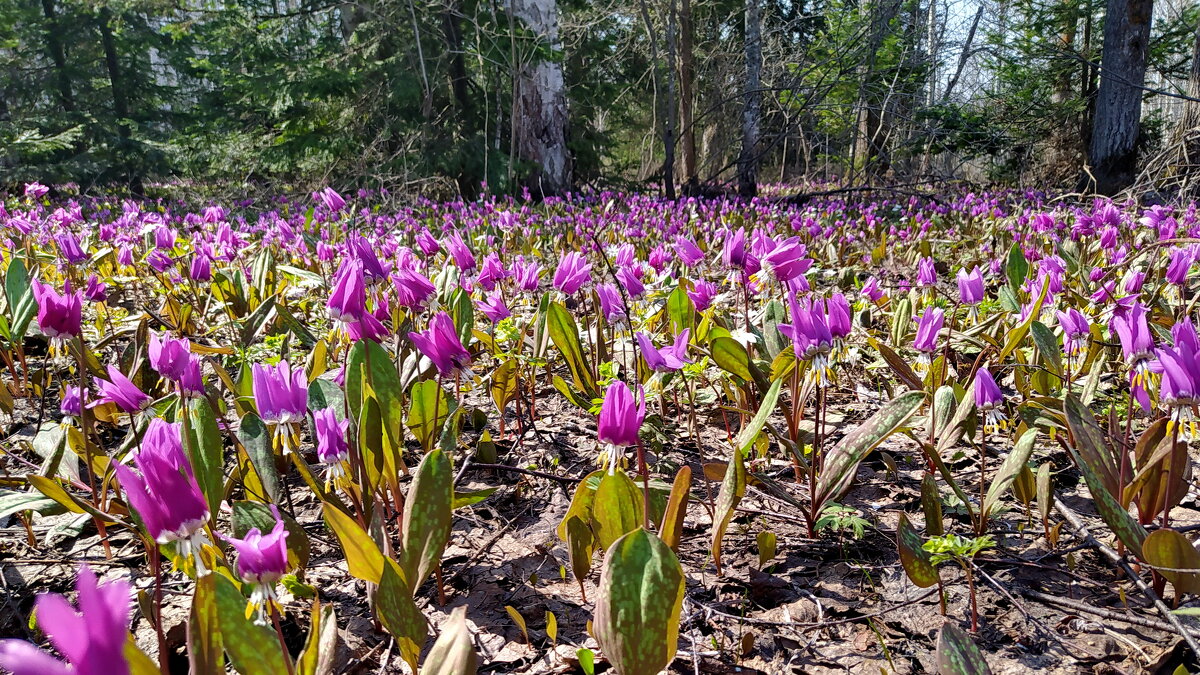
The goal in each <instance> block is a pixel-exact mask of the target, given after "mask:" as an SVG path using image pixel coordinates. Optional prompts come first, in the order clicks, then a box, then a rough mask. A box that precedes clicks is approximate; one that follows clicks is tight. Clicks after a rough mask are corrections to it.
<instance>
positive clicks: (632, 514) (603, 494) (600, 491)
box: [592, 469, 645, 551]
mask: <svg viewBox="0 0 1200 675" xmlns="http://www.w3.org/2000/svg"><path fill="white" fill-rule="evenodd" d="M644 501H645V497H644V496H643V495H642V491H641V490H640V489H638V486H637V485H636V484H635V483H634V482H633V479H631V478H630V477H629V475H628V474H626V473H625V472H624V471H623V470H621V469H617V470H616V472H614V473H612V474H605V476H604V477H603V478H601V479H600V487H598V488H596V496H595V498H594V501H593V503H592V528H593V529H594V530H595V532H596V539H598V540H599V542H600V548H601V549H602V550H605V551H607V550H608V548H609V547H610V546H612V545H613V542H615V541H616V540H617V539H620V538H621V537H623V536H625V535H626V534H628V533H629V532H632V531H634V530H635V529H637V528H639V527H641V526H642V523H643V518H644V516H643V514H644V513H645V504H644Z"/></svg>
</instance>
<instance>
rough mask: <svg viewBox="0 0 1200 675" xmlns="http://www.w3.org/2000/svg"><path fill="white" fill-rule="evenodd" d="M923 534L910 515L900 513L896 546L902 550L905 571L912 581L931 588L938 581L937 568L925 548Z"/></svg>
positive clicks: (922, 586) (901, 560) (901, 561)
mask: <svg viewBox="0 0 1200 675" xmlns="http://www.w3.org/2000/svg"><path fill="white" fill-rule="evenodd" d="M922 546H924V542H923V541H921V535H919V534H917V531H916V529H914V528H913V526H912V524H911V523H909V522H908V516H906V515H904V514H903V513H901V514H900V524H899V525H898V526H897V527H896V548H897V550H899V552H900V563H901V564H902V565H904V573H905V574H907V575H908V578H909V580H910V581H912V582H913V583H914V584H916V585H917V586H919V587H920V588H929V587H930V586H934V585H936V584H937V582H938V573H937V568H936V567H934V566H933V560H932V556H930V554H929V551H926V550H925V549H924V548H922Z"/></svg>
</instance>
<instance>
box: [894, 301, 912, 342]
mask: <svg viewBox="0 0 1200 675" xmlns="http://www.w3.org/2000/svg"><path fill="white" fill-rule="evenodd" d="M892 302H893V303H894V305H895V307H894V309H893V310H892V330H891V332H890V334H889V337H890V338H891V340H892V346H893V347H895V348H897V349H899V348H900V347H901V346H902V345H903V344H904V338H906V337H908V331H909V329H910V328H911V327H912V317H913V306H912V301H911V300H909V299H908V298H893V299H892Z"/></svg>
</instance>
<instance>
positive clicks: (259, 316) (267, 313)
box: [242, 251, 276, 348]
mask: <svg viewBox="0 0 1200 675" xmlns="http://www.w3.org/2000/svg"><path fill="white" fill-rule="evenodd" d="M264 252H265V251H264ZM275 302H276V299H275V296H274V295H272V296H271V297H269V298H267V299H266V300H264V301H263V302H262V304H260V305H259V306H258V307H256V308H255V309H254V311H253V312H251V313H250V316H248V317H246V322H245V323H244V324H242V346H243V347H246V348H249V347H250V346H252V345H253V344H254V341H255V340H256V339H258V334H259V332H260V331H262V329H263V326H265V325H267V320H268V319H270V318H271V313H272V312H273V311H274V310H275Z"/></svg>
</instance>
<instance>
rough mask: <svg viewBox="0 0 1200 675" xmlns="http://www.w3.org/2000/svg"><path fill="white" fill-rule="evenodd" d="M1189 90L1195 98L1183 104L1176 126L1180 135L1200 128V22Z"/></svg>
mask: <svg viewBox="0 0 1200 675" xmlns="http://www.w3.org/2000/svg"><path fill="white" fill-rule="evenodd" d="M1187 91H1188V96H1189V97H1191V98H1192V99H1193V100H1190V101H1186V102H1185V103H1184V105H1183V114H1182V115H1180V117H1179V124H1178V125H1177V126H1176V129H1177V135H1178V136H1182V134H1183V133H1185V132H1188V131H1191V130H1193V129H1200V102H1197V101H1196V100H1195V99H1200V24H1197V25H1196V41H1195V43H1194V44H1193V45H1192V68H1191V70H1189V71H1188V89H1187Z"/></svg>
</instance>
